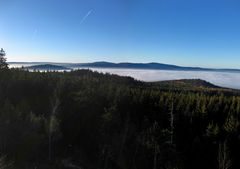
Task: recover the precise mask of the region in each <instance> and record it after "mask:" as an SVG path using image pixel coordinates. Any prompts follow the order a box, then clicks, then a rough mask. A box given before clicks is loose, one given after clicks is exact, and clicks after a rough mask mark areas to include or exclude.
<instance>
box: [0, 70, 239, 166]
mask: <svg viewBox="0 0 240 169" xmlns="http://www.w3.org/2000/svg"><path fill="white" fill-rule="evenodd" d="M0 76H1V78H0V126H1V127H0V152H1V156H2V158H1V160H0V161H1V162H0V165H9V167H7V168H10V167H12V168H19V169H28V168H38V169H45V168H51V169H55V168H56V169H59V168H60V169H61V168H62V169H65V168H66V169H67V168H69V169H70V168H76V169H77V168H83V169H227V167H228V165H229V166H230V167H229V168H233V169H238V168H240V160H239V157H240V151H239V150H240V140H239V138H240V135H239V134H240V132H239V112H240V96H239V92H238V91H235V90H231V89H222V88H219V87H216V86H214V85H212V84H210V83H208V82H204V81H201V80H192V81H186V80H184V81H175V82H174V81H173V82H159V83H144V82H140V81H136V80H134V79H132V78H130V77H120V76H117V75H110V74H100V73H97V72H92V71H89V70H78V71H72V72H43V73H40V72H28V71H24V70H20V69H11V70H0ZM0 168H1V166H0Z"/></svg>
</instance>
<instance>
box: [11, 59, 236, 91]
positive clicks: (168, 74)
mask: <svg viewBox="0 0 240 169" xmlns="http://www.w3.org/2000/svg"><path fill="white" fill-rule="evenodd" d="M21 66H31V65H20V64H16V65H11V64H10V67H21ZM75 69H82V68H81V67H77V68H75ZM84 69H86V68H84ZM88 69H91V70H93V71H97V72H101V73H110V74H117V75H120V76H130V77H133V78H135V79H137V80H141V81H146V82H153V81H163V80H178V79H202V80H206V81H208V82H210V83H213V84H215V85H218V86H221V87H227V88H234V89H240V73H238V72H213V71H173V70H149V69H147V70H145V69H119V68H88Z"/></svg>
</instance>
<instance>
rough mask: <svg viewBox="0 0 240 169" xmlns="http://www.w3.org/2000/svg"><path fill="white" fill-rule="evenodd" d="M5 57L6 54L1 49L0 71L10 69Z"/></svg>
mask: <svg viewBox="0 0 240 169" xmlns="http://www.w3.org/2000/svg"><path fill="white" fill-rule="evenodd" d="M5 56H6V53H5V51H4V50H3V48H1V50H0V69H7V68H8V64H7V59H6V58H5Z"/></svg>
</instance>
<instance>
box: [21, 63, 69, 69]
mask: <svg viewBox="0 0 240 169" xmlns="http://www.w3.org/2000/svg"><path fill="white" fill-rule="evenodd" d="M25 68H26V69H28V70H69V68H66V67H64V66H59V65H51V64H44V65H33V66H27V67H25Z"/></svg>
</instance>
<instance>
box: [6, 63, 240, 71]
mask: <svg viewBox="0 0 240 169" xmlns="http://www.w3.org/2000/svg"><path fill="white" fill-rule="evenodd" d="M9 64H26V65H27V64H32V65H35V66H36V65H43V64H47V65H56V66H63V67H65V68H69V69H72V68H78V67H80V68H81V67H83V68H85V67H87V68H125V69H154V70H176V71H221V72H240V69H225V68H224V69H215V68H202V67H186V66H177V65H171V64H163V63H156V62H151V63H130V62H121V63H113V62H104V61H102V62H92V63H54V62H9Z"/></svg>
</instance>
